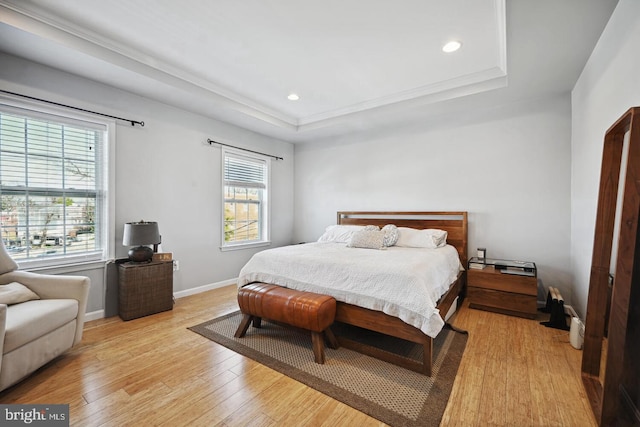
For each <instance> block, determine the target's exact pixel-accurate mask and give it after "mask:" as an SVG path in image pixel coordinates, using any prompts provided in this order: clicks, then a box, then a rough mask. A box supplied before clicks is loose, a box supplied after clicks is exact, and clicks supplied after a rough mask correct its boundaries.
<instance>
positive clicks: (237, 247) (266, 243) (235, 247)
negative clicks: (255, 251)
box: [220, 241, 271, 252]
mask: <svg viewBox="0 0 640 427" xmlns="http://www.w3.org/2000/svg"><path fill="white" fill-rule="evenodd" d="M263 246H271V242H270V241H263V242H254V243H240V244H237V245H227V246H220V250H221V251H222V252H226V251H237V250H240V249H252V248H259V247H263Z"/></svg>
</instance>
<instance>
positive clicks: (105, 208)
mask: <svg viewBox="0 0 640 427" xmlns="http://www.w3.org/2000/svg"><path fill="white" fill-rule="evenodd" d="M0 109H2V110H3V111H5V112H7V113H9V114H11V113H14V114H23V115H24V116H25V117H27V118H32V119H36V120H37V119H38V118H46V119H48V120H53V121H55V120H56V118H57V119H58V120H59V121H60V123H63V124H65V125H69V124H73V123H74V122H79V123H80V124H81V123H85V124H86V123H88V124H89V125H91V126H95V127H100V128H104V131H103V132H104V135H103V138H102V143H103V144H104V146H103V147H102V155H101V160H102V161H101V162H97V163H96V189H95V193H96V209H100V215H101V218H102V220H101V221H100V222H101V227H100V228H101V229H100V235H99V238H100V241H101V242H103V243H102V245H101V247H100V248H98V249H96V251H92V252H81V253H78V254H67V255H61V256H51V257H44V258H31V259H17V260H15V261H16V262H17V263H18V266H19V268H20V269H23V270H41V269H51V268H56V269H57V268H65V267H73V266H78V265H85V264H94V263H99V264H104V262H106V261H109V260H111V259H114V258H115V245H114V242H115V192H114V190H113V189H115V164H114V162H113V159H114V158H115V141H116V122H115V121H114V120H111V119H105V118H98V117H97V116H95V115H92V114H87V113H83V112H79V111H75V110H72V109H69V108H64V107H61V106H53V105H45V104H43V103H41V102H37V101H31V100H24V99H22V98H19V97H16V96H13V95H4V94H2V95H0Z"/></svg>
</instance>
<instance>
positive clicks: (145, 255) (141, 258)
mask: <svg viewBox="0 0 640 427" xmlns="http://www.w3.org/2000/svg"><path fill="white" fill-rule="evenodd" d="M152 257H153V249H151V248H150V247H148V246H136V247H135V248H131V249H129V261H132V262H148V261H151V258H152Z"/></svg>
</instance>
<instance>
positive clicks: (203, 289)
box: [173, 279, 238, 299]
mask: <svg viewBox="0 0 640 427" xmlns="http://www.w3.org/2000/svg"><path fill="white" fill-rule="evenodd" d="M236 283H238V279H228V280H223V281H221V282H216V283H210V284H208V285H203V286H198V287H197V288H191V289H185V290H184V291H179V292H174V294H173V296H174V297H175V298H176V299H177V298H184V297H188V296H189V295H195V294H199V293H202V292H206V291H210V290H212V289H218V288H223V287H225V286H229V285H234V284H236Z"/></svg>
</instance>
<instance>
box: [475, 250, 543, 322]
mask: <svg viewBox="0 0 640 427" xmlns="http://www.w3.org/2000/svg"><path fill="white" fill-rule="evenodd" d="M472 260H473V261H470V265H473V266H474V267H475V266H477V265H478V264H480V265H482V264H481V263H479V262H478V261H476V260H474V259H473V258H472ZM489 261H490V262H491V261H493V263H489V262H488V263H487V265H485V267H484V268H483V269H476V268H469V270H468V271H467V296H468V297H469V307H471V308H478V309H481V310H489V311H495V312H498V313H504V314H510V315H514V316H521V317H528V318H535V317H536V315H537V312H538V301H537V296H538V279H537V277H536V275H537V270H536V268H535V264H534V263H526V262H518V261H502V260H489ZM495 266H501V268H503V269H506V268H510V269H512V270H500V269H498V268H496V267H495ZM525 268H526V270H525ZM505 271H509V272H505ZM512 273H518V274H512Z"/></svg>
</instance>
